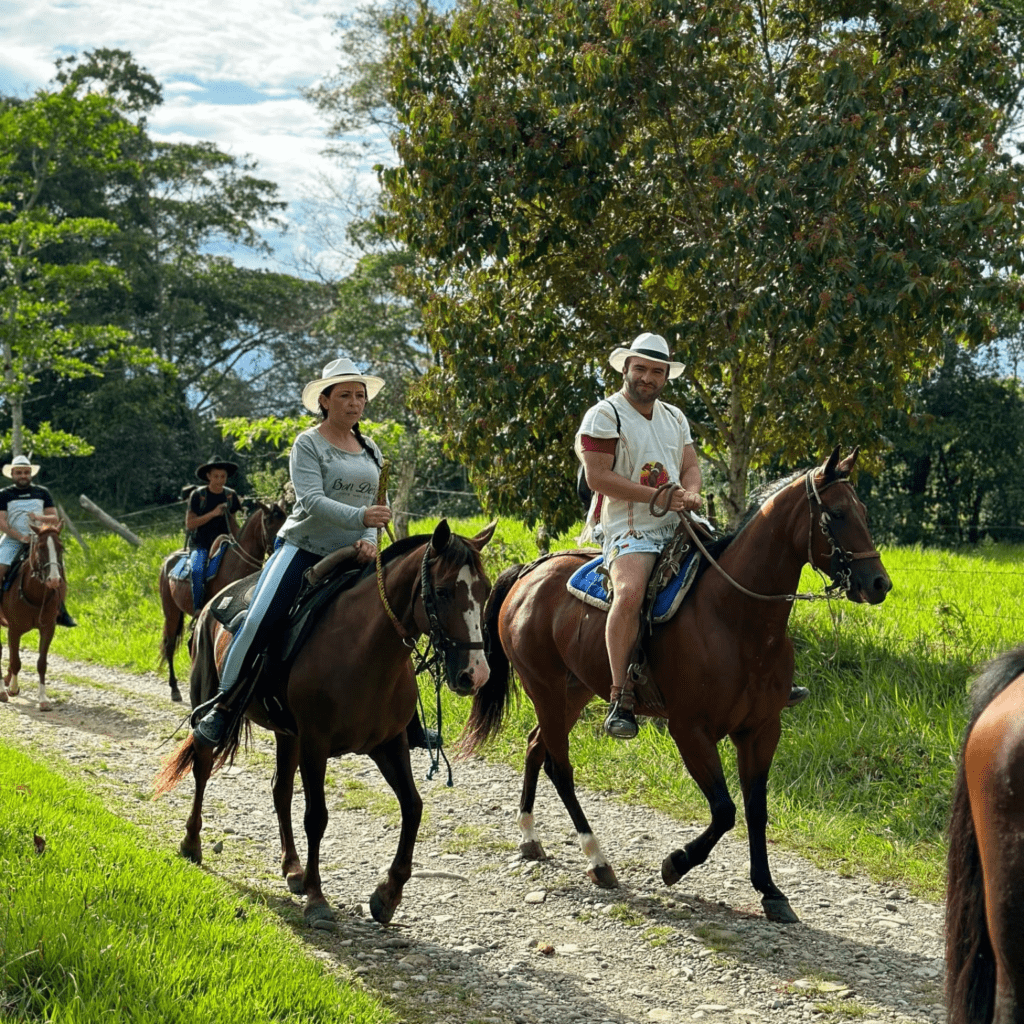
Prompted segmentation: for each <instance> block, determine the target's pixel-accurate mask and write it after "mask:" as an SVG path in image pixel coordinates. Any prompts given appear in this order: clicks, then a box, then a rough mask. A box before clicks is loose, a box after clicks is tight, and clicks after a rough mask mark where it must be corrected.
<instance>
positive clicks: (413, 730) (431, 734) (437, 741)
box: [405, 713, 441, 750]
mask: <svg viewBox="0 0 1024 1024" xmlns="http://www.w3.org/2000/svg"><path fill="white" fill-rule="evenodd" d="M405 738H406V739H407V740H408V741H409V749H410V750H416V749H417V748H420V749H428V748H429V749H433V750H437V749H438V747H440V746H441V734H440V733H439V732H437V730H436V729H425V728H424V727H423V723H422V722H421V721H420V716H419V714H418V713H417V714H415V715H413V717H412V721H411V722H410V723H409V724H408V725H407V726H406V727H405Z"/></svg>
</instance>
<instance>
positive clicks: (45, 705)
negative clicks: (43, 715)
mask: <svg viewBox="0 0 1024 1024" xmlns="http://www.w3.org/2000/svg"><path fill="white" fill-rule="evenodd" d="M39 710H40V711H52V710H53V705H52V704H51V703H50V702H49V701H48V700H41V701H40V702H39Z"/></svg>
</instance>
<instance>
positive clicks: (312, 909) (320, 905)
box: [302, 896, 337, 924]
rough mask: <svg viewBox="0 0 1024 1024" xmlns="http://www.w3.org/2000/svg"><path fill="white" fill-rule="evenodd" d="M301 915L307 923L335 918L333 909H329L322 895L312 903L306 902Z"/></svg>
mask: <svg viewBox="0 0 1024 1024" xmlns="http://www.w3.org/2000/svg"><path fill="white" fill-rule="evenodd" d="M302 916H303V917H304V918H305V919H306V923H307V924H312V923H313V922H314V921H334V920H337V919H336V918H335V916H334V911H333V910H331V905H330V904H329V903H328V902H327V900H325V899H324V898H323V897H322V896H321V897H320V899H318V900H316V901H315V902H313V903H307V904H306V909H305V910H304V911H303V912H302Z"/></svg>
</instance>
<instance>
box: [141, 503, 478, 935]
mask: <svg viewBox="0 0 1024 1024" xmlns="http://www.w3.org/2000/svg"><path fill="white" fill-rule="evenodd" d="M494 525H495V524H494V523H492V524H491V525H490V526H488V527H487V528H486V529H485V530H484V531H483V532H482V533H480V534H478V535H477V536H476V537H474V538H472V539H468V538H466V537H460V536H459V535H458V534H454V533H452V532H451V530H450V529H449V527H448V524H447V522H444V521H442V522H441V523H440V524H439V525H438V527H437V528H436V529H435V530H434V533H433V535H432V536H430V537H407V538H405V539H403V540H400V541H398V542H397V543H395V544H393V545H392V546H391V547H389V548H388V549H387V550H386V551H385V552H384V553H383V555H382V556H381V558H380V559H379V561H378V571H377V573H376V574H374V573H373V572H372V571H369V570H368V572H367V574H364V576H363V577H362V578H361V579H360V580H359V582H357V583H356V585H355V586H354V587H353V588H352V589H350V590H345V591H343V592H342V593H341V594H340V595H338V596H337V597H336V598H334V600H333V601H332V602H331V603H330V604H328V605H327V607H326V608H325V610H324V611H323V612H322V614H321V616H320V618H319V620H318V622H317V624H316V627H315V629H314V631H313V632H312V633H311V634H310V636H309V637H308V639H307V640H306V641H305V643H304V644H303V646H302V648H301V650H300V651H299V654H298V657H297V658H296V660H295V662H294V663H293V664H292V666H291V671H290V672H289V674H288V677H287V679H284V678H281V679H276V680H272V681H268V685H269V687H270V689H269V694H268V697H269V701H270V703H271V704H273V702H274V701H275V700H276V701H278V702H280V704H281V705H282V706H283V707H284V708H285V709H286V711H287V717H289V718H290V719H291V721H292V723H293V724H294V730H293V732H292V734H289V733H288V732H286V731H285V730H284V728H283V727H282V725H281V722H280V720H272V719H271V718H270V716H269V715H268V713H267V710H266V706H265V705H264V703H262V702H260V701H253V702H252V703H250V704H249V706H248V708H247V710H246V712H245V714H246V716H247V717H248V718H249V719H250V720H251V721H253V722H255V723H256V724H257V725H261V726H263V727H264V728H266V729H271V730H272V731H274V733H275V736H276V741H277V771H276V772H275V774H274V784H273V794H274V808H275V810H276V811H277V817H278V824H279V826H280V831H281V872H282V874H283V875H284V876H285V878H286V879H287V880H288V887H289V888H290V889H291V891H292V892H294V893H296V894H299V893H305V894H306V907H305V916H306V918H307V919H309V920H315V919H317V918H333V916H334V914H333V911H332V910H331V908H330V906H329V905H328V903H327V900H326V899H325V898H324V895H323V891H322V889H321V883H320V841H321V839H322V838H323V834H324V830H325V829H326V827H327V803H326V800H325V798H324V779H325V775H326V771H327V759H328V758H329V757H338V756H340V755H341V754H349V753H355V754H367V755H369V757H370V758H371V759H372V760H373V761H374V763H375V764H376V765H377V767H378V768H379V769H380V772H381V775H383V776H384V778H385V780H386V781H387V783H388V785H389V786H391V788H392V789H393V790H394V792H395V795H396V796H397V797H398V803H399V806H400V808H401V813H402V831H401V837H400V839H399V843H398V849H397V851H396V852H395V858H394V861H393V862H392V864H391V867H390V869H389V870H388V873H387V876H386V877H385V878H384V879H383V880H382V881H381V882H380V884H379V885H378V886H377V888H376V890H375V891H374V893H373V895H372V896H371V898H370V910H371V913H372V914H373V916H374V918H375V919H376V920H377V921H380V922H381V923H384V924H386V923H387V922H388V921H390V920H391V917H392V915H393V914H394V912H395V908H396V907H397V906H398V903H399V901H400V900H401V898H402V888H403V886H404V885H405V883H406V881H408V879H409V876H410V874H411V873H412V853H413V846H414V844H415V842H416V835H417V833H418V832H419V825H420V817H421V815H422V812H423V801H422V800H421V799H420V795H419V793H418V792H417V791H416V784H415V782H414V781H413V777H412V768H411V766H410V763H409V745H408V741H407V739H406V733H405V728H406V726H407V725H408V723H409V721H410V720H411V719H412V717H413V714H414V712H415V709H416V699H417V688H416V679H415V676H414V675H413V666H412V661H411V659H410V650H411V644H412V641H413V639H414V638H415V637H417V636H419V635H420V634H422V633H428V634H429V635H430V636H431V640H432V643H433V645H434V648H435V650H436V651H437V652H438V654H439V655H440V656H442V657H443V660H444V669H445V675H446V680H447V683H448V686H449V687H450V688H451V689H452V690H454V691H455V692H456V693H458V694H462V695H467V694H470V693H474V692H476V690H477V689H479V687H480V686H482V685H483V683H485V682H486V680H487V674H488V668H487V659H486V657H485V656H484V652H483V632H482V630H483V609H484V604H485V602H486V600H487V594H488V593H489V591H490V584H489V582H488V580H487V576H486V574H485V573H484V569H483V563H482V561H481V559H480V552H481V550H482V549H483V547H484V545H485V544H486V543H487V542H488V541H489V540H490V539H491V536H492V534H493V533H494ZM209 609H210V606H209V605H207V609H206V610H205V611H204V612H203V613H202V614H201V615H200V616H199V622H198V624H197V628H196V633H195V638H196V652H195V659H194V661H193V666H192V676H191V696H192V704H193V706H195V705H197V704H199V703H201V702H202V701H204V700H206V699H207V698H208V697H210V696H212V695H213V694H214V693H215V692H216V689H217V673H218V664H219V663H221V662H222V661H223V656H224V653H225V651H226V649H227V642H226V641H227V640H229V639H230V638H226V637H225V636H224V632H223V630H222V628H221V627H220V625H219V624H218V623H217V621H216V620H215V619H214V618H213V616H212V615H211V614H210V613H209ZM239 728H240V726H236V728H235V729H234V731H233V733H232V735H231V737H230V738H229V740H228V741H227V742H226V743H225V744H224V746H223V748H222V749H218V750H216V751H210V750H208V749H206V748H200V747H196V746H194V744H193V742H192V737H191V736H189V738H188V739H187V740H186V741H185V743H184V744H183V745H182V746H181V748H180V749H179V751H178V752H177V754H176V755H175V756H174V757H173V759H172V760H171V762H170V763H169V764H168V766H167V767H166V768H165V770H164V772H163V773H162V775H161V777H160V779H159V780H158V783H157V792H163V791H165V790H167V789H169V788H170V787H171V786H173V785H174V784H175V783H176V782H177V781H178V780H179V779H181V778H182V777H183V776H184V774H185V773H186V772H187V771H188V770H189V769H191V770H192V774H193V776H194V777H195V784H196V791H195V798H194V800H193V804H192V813H191V814H190V815H189V818H188V821H187V823H186V826H185V838H184V839H183V840H182V842H181V846H180V849H181V852H182V854H183V855H184V856H186V857H188V858H189V859H190V860H192V861H195V862H196V863H197V864H198V863H201V862H202V841H201V839H200V835H199V833H200V829H201V828H202V824H203V818H202V807H203V793H204V791H205V789H206V783H207V780H208V779H209V777H210V773H211V771H212V770H213V766H214V758H215V756H216V757H217V758H219V761H218V763H223V762H224V760H225V759H227V758H230V757H231V756H233V754H234V750H235V748H236V747H237V744H238V736H239ZM296 767H298V768H299V770H300V771H301V773H302V786H303V790H304V792H305V797H306V813H305V818H304V824H305V828H306V841H307V845H308V852H307V859H306V868H305V872H303V868H302V862H301V861H300V860H299V856H298V853H297V852H296V849H295V839H294V835H293V833H292V820H291V804H292V790H293V785H294V779H295V769H296Z"/></svg>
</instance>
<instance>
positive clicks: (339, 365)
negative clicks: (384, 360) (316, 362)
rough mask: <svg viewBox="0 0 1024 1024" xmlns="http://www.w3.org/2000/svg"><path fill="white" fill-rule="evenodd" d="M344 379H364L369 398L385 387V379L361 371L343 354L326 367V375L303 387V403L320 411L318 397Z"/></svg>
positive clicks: (313, 409) (313, 410)
mask: <svg viewBox="0 0 1024 1024" xmlns="http://www.w3.org/2000/svg"><path fill="white" fill-rule="evenodd" d="M343 380H358V381H362V382H363V384H365V385H366V398H367V400H369V399H371V398H373V396H374V395H376V394H377V392H378V391H380V389H381V388H382V387H384V381H382V380H381V379H380V377H370V376H368V375H367V374H365V373H360V372H359V370H358V369H356V364H355V363H353V362H352V360H351V359H348V358H347V357H346V356H341V357H340V358H338V359H335V360H333V361H332V362H330V363H328V364H327V365H326V366H325V367H324V375H323V376H322V377H321V378H320V379H319V380H311V381H310V382H309V383H308V384H307V385H306V386H305V387H304V388H303V389H302V404H303V405H304V406H305V407H306V408H307V409H308V410H309V411H310V412H319V411H320V404H319V402H317V398H318V397H319V395H320V392H321V391H323V390H324V388H329V387H330V386H331V385H332V384H340V383H341V382H342V381H343Z"/></svg>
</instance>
